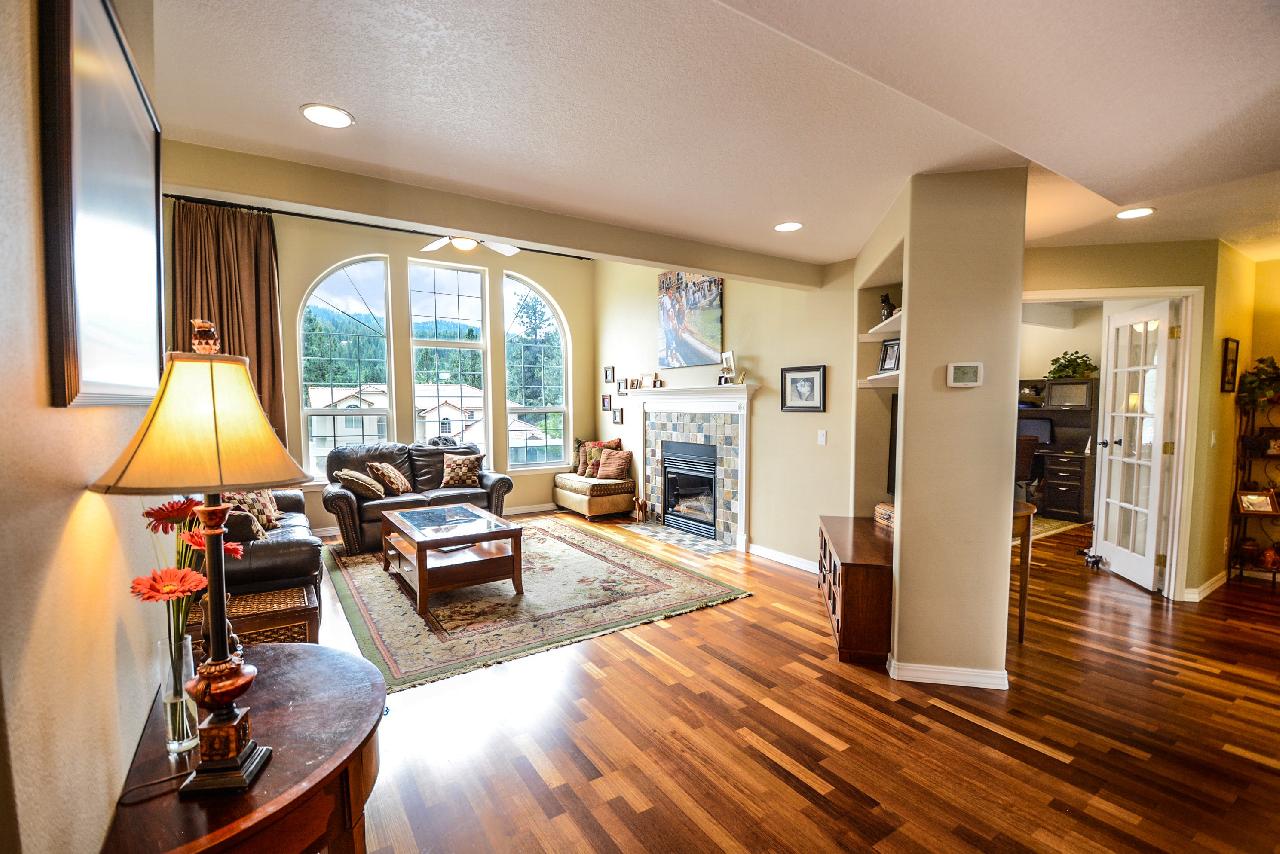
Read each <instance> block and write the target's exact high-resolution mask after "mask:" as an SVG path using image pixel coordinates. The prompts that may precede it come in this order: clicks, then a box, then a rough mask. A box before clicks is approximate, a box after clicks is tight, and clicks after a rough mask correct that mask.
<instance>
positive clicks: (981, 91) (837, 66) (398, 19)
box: [155, 0, 1280, 262]
mask: <svg viewBox="0 0 1280 854" xmlns="http://www.w3.org/2000/svg"><path fill="white" fill-rule="evenodd" d="M1083 2H1086V3H1087V4H1089V5H1088V8H1086V9H1085V11H1084V12H1083V13H1081V14H1079V15H1077V13H1076V12H1075V11H1074V10H1075V9H1076V7H1075V6H1071V7H1070V8H1072V9H1073V12H1072V21H1071V22H1065V21H1061V20H1058V16H1059V14H1060V13H1059V12H1058V11H1057V10H1059V9H1061V8H1067V7H1064V6H1062V5H1061V4H1056V3H1055V4H1050V3H1048V2H1047V0H1035V2H1032V1H1031V0H1028V2H1018V3H1014V2H1013V0H1007V2H997V0H956V2H954V3H953V2H947V3H943V2H940V0H939V2H932V3H929V2H921V3H913V4H902V3H897V2H888V0H884V2H874V0H861V2H856V3H849V2H839V0H806V3H805V4H803V5H797V4H795V3H792V2H782V0H776V2H774V0H729V4H728V5H725V4H722V3H719V2H713V0H645V2H635V1H634V0H597V2H591V0H534V2H519V3H512V2H496V0H477V2H466V3H463V2H424V0H416V2H406V0H348V2H343V3H340V4H339V3H323V4H321V3H315V2H303V0H273V2H269V3H264V2H261V0H216V2H215V0H156V10H155V19H156V57H157V88H158V91H157V92H156V101H157V105H158V110H159V113H160V116H161V120H162V122H163V123H164V127H165V132H166V135H167V136H170V137H172V138H176V139H180V140H185V141H190V142H197V143H203V144H206V145H213V146H218V147H223V148H230V149H235V150H241V151H249V152H253V153H258V154H265V155H270V156H276V157H282V158H286V159H290V160H297V161H301V162H306V163H313V164H317V165H322V166H329V167H334V168H339V169H344V170H347V171H353V172H357V173H362V174H368V175H376V176H379V177H386V178H391V179H395V180H400V181H404V182H407V183H413V184H421V185H424V186H431V187H437V188H441V189H447V190H454V191H459V192H463V193H468V194H471V195H475V196H481V197H485V198H490V199H495V200H500V201H506V202H512V203H516V204H522V205H526V206H529V207H534V208H539V209H543V210H548V211H554V212H557V213H565V214H571V215H577V216H582V217H587V218H590V219H595V220H600V221H603V222H610V223H616V224H619V225H627V226H632V227H636V228H642V229H645V230H649V231H655V232H660V233H665V234H671V235H676V236H679V237H686V238H691V239H696V240H702V241H705V242H709V243H716V244H722V245H725V246H733V247H738V248H743V249H750V250H754V251H758V252H764V253H768V254H772V255H777V256H782V257H787V258H795V259H799V260H806V261H816V262H830V261H835V260H840V259H843V258H848V257H851V256H853V255H855V254H856V253H857V252H858V251H859V249H860V248H861V246H862V244H863V242H864V241H865V239H866V237H867V235H868V234H869V233H870V231H871V229H872V228H874V226H875V225H876V223H877V222H878V221H879V219H880V217H881V216H882V215H883V213H884V212H885V210H887V209H888V207H889V205H890V203H891V202H892V201H893V199H894V197H895V196H896V195H897V193H898V192H899V191H900V190H901V188H902V186H903V184H904V183H905V181H906V179H907V178H908V176H910V175H912V174H915V173H918V172H927V171H947V170H959V169H973V168H993V167H1001V166H1012V165H1018V164H1022V163H1025V162H1027V160H1028V159H1030V160H1033V161H1035V162H1039V163H1045V164H1046V165H1048V166H1049V167H1050V168H1052V169H1053V170H1054V171H1056V172H1059V173H1061V174H1063V175H1068V176H1070V177H1071V178H1072V179H1074V181H1077V182H1080V183H1082V184H1084V185H1085V186H1089V187H1091V188H1092V190H1093V191H1096V192H1091V191H1090V190H1085V189H1084V187H1081V186H1078V185H1077V184H1075V183H1072V182H1070V181H1066V182H1064V181H1063V179H1060V178H1058V177H1057V176H1056V175H1053V174H1052V173H1048V172H1042V171H1039V170H1037V171H1036V172H1034V173H1033V176H1032V183H1031V191H1030V198H1029V201H1028V211H1029V221H1028V237H1029V239H1030V240H1032V241H1038V242H1046V243H1052V242H1055V241H1057V242H1081V243H1083V242H1114V241H1122V240H1129V239H1144V240H1146V239H1150V240H1165V239H1179V238H1181V237H1217V236H1228V235H1227V234H1226V231H1227V230H1229V229H1233V228H1234V229H1235V230H1236V231H1237V232H1248V233H1250V234H1253V235H1254V236H1255V237H1258V235H1257V234H1255V232H1258V231H1261V232H1264V233H1263V234H1262V235H1261V237H1259V240H1261V241H1262V243H1263V244H1265V243H1266V241H1267V240H1269V239H1270V237H1269V236H1268V235H1269V234H1270V233H1271V231H1272V230H1273V226H1274V230H1275V231H1277V232H1280V223H1276V220H1277V219H1280V217H1277V216H1274V215H1273V216H1271V217H1270V219H1268V218H1267V217H1266V216H1264V215H1262V212H1260V210H1259V209H1258V206H1259V205H1261V207H1262V208H1266V207H1267V205H1266V202H1267V199H1266V198H1265V194H1266V193H1267V192H1268V188H1274V187H1275V181H1274V180H1272V181H1271V182H1270V183H1269V184H1268V183H1266V181H1265V180H1263V182H1262V183H1261V184H1259V183H1258V180H1257V179H1255V180H1250V181H1244V182H1243V183H1242V182H1240V181H1237V183H1235V184H1227V185H1226V188H1227V189H1226V190H1223V189H1222V188H1218V189H1208V190H1206V189H1197V190H1195V192H1191V193H1186V192H1184V191H1186V190H1188V189H1189V188H1204V187H1206V186H1208V185H1213V184H1221V183H1222V182H1224V181H1235V180H1237V179H1241V178H1242V177H1243V176H1248V175H1256V174H1258V173H1262V172H1268V171H1274V170H1276V169H1280V146H1276V145H1275V144H1274V140H1275V139H1276V138H1277V133H1276V132H1277V130H1278V129H1280V122H1278V121H1277V118H1276V117H1277V101H1278V99H1277V98H1276V97H1274V96H1275V94H1276V85H1277V80H1276V77H1277V72H1276V69H1277V67H1280V65H1277V63H1276V62H1273V61H1271V59H1270V57H1272V56H1274V54H1275V52H1276V51H1277V49H1280V47H1278V46H1280V38H1277V37H1276V36H1277V32H1276V26H1275V24H1276V19H1275V10H1276V8H1277V5H1276V3H1275V2H1271V3H1269V4H1263V3H1255V4H1247V3H1243V2H1235V0H1231V1H1230V2H1228V3H1227V4H1226V6H1227V7H1230V8H1229V9H1228V10H1227V13H1226V14H1221V15H1215V16H1209V15H1204V14H1202V13H1200V12H1197V11H1196V9H1198V8H1200V7H1201V6H1204V5H1206V4H1202V3H1192V2H1190V0H1177V2H1172V3H1170V2H1165V3H1161V4H1159V5H1158V7H1157V6H1153V5H1152V4H1151V3H1149V2H1134V3H1131V4H1111V3H1106V4H1103V3H1102V0H1083ZM731 6H732V7H735V8H730V7H731ZM1113 7H1123V9H1122V10H1121V11H1115V10H1114V9H1113ZM1157 8H1158V9H1159V10H1162V11H1163V14H1161V13H1157V12H1156V11H1155V10H1156V9H1157ZM1218 8H1224V7H1223V6H1222V5H1219V7H1218ZM1264 8H1265V9H1267V10H1270V11H1269V12H1267V11H1263V10H1264ZM993 9H995V10H999V9H1003V10H1004V12H1002V13H1001V14H994V13H993V12H992V11H991V10H993ZM739 10H741V11H739ZM1169 10H1173V11H1169ZM783 12H785V13H786V14H785V15H784V14H783ZM752 16H754V17H752ZM1077 17H1079V18H1080V20H1083V21H1085V23H1080V22H1078V21H1076V18H1077ZM757 18H758V19H759V20H757ZM762 21H764V22H766V23H767V25H766V23H762ZM1037 28H1039V29H1037ZM1188 32H1192V33H1193V34H1194V35H1195V36H1196V38H1191V37H1190V36H1188ZM1268 36H1270V39H1268ZM1228 37H1230V38H1231V39H1234V40H1235V41H1234V44H1233V49H1231V50H1224V43H1225V41H1226V40H1227V38H1228ZM1011 42H1017V44H1011ZM1125 68H1129V69H1130V72H1131V73H1129V74H1127V75H1122V76H1121V77H1120V78H1117V77H1116V76H1115V72H1116V70H1117V69H1120V70H1124V69H1125ZM1134 68H1136V69H1138V72H1133V71H1132V69H1134ZM1267 93H1270V95H1271V96H1272V97H1271V100H1270V101H1269V102H1267V101H1260V100H1259V99H1260V97H1261V96H1262V95H1264V94H1267ZM310 101H320V102H325V103H333V104H337V105H339V106H342V107H344V108H346V109H348V110H350V111H351V112H352V113H353V114H354V115H355V116H356V122H357V123H356V125H355V126H354V127H352V128H350V129H348V130H345V131H330V130H325V129H322V128H317V127H315V126H313V125H310V124H309V123H307V122H306V121H304V120H303V119H302V117H301V116H300V115H299V113H298V107H299V105H301V104H303V103H305V102H310ZM953 117H954V118H953ZM975 128H976V130H975ZM1135 131H1136V133H1135ZM1267 134H1270V138H1269V139H1265V140H1264V139H1263V137H1265V136H1266V135H1267ZM992 140H997V141H998V144H997V142H993V141H992ZM1263 142H1269V143H1272V144H1271V145H1269V146H1264V145H1262V143H1263ZM1015 151H1016V152H1017V153H1015ZM1264 179H1265V176H1264ZM1245 185H1247V186H1248V187H1249V188H1251V189H1250V193H1248V194H1246V196H1247V200H1248V201H1247V204H1242V203H1241V202H1240V201H1239V198H1238V197H1239V193H1238V192H1236V193H1235V195H1234V196H1230V197H1228V196H1227V195H1224V193H1233V192H1235V191H1233V190H1232V189H1231V188H1233V187H1234V188H1236V189H1237V190H1238V189H1239V188H1240V187H1242V186H1245ZM1042 193H1043V194H1044V195H1042V196H1041V195H1039V194H1042ZM1097 193H1102V194H1103V195H1106V196H1107V197H1108V198H1111V199H1112V200H1119V199H1131V198H1132V199H1141V200H1143V201H1148V200H1150V199H1151V198H1159V199H1161V200H1164V199H1165V197H1166V196H1168V194H1171V193H1180V194H1181V195H1178V196H1177V198H1176V199H1172V198H1170V199H1168V200H1167V209H1168V210H1169V211H1173V210H1182V212H1183V213H1182V214H1181V215H1180V216H1168V217H1166V212H1167V211H1166V202H1165V201H1162V202H1161V204H1160V205H1159V206H1160V207H1161V212H1160V214H1158V215H1157V216H1156V217H1152V218H1151V219H1150V220H1144V221H1139V222H1142V223H1145V225H1143V226H1142V236H1141V237H1137V238H1134V237H1130V236H1129V235H1132V234H1136V233H1137V229H1134V228H1132V225H1133V224H1124V225H1128V226H1130V228H1129V230H1127V231H1116V230H1115V228H1114V220H1111V219H1110V217H1111V214H1112V213H1113V212H1114V210H1115V206H1114V205H1112V204H1110V203H1109V202H1107V201H1106V200H1105V199H1103V198H1101V197H1100V196H1098V195H1097ZM1271 201H1272V202H1273V204H1271V205H1270V207H1271V209H1272V213H1273V214H1274V208H1275V207H1276V205H1275V204H1274V201H1275V200H1274V198H1272V199H1271ZM430 214H431V212H429V211H424V212H423V220H424V221H428V222H429V221H431V218H430ZM790 219H796V220H800V221H801V222H804V223H805V228H804V229H803V230H802V231H799V232H795V233H792V234H777V233H775V232H774V231H773V230H772V226H773V225H774V224H775V223H777V222H781V221H783V220H790ZM1268 223H1269V224H1268Z"/></svg>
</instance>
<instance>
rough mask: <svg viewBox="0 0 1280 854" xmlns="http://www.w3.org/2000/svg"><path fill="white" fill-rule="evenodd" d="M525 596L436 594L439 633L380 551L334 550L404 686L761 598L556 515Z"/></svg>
mask: <svg viewBox="0 0 1280 854" xmlns="http://www.w3.org/2000/svg"><path fill="white" fill-rule="evenodd" d="M523 540H524V542H523V551H524V564H523V565H524V570H523V580H524V595H522V596H517V595H516V593H515V590H514V588H513V587H512V586H511V582H510V581H497V582H493V583H491V584H478V585H476V586H474V587H466V588H462V589H460V590H451V591H447V592H444V593H435V594H432V596H431V613H432V615H433V616H434V617H435V618H436V619H437V620H439V622H440V625H441V627H442V628H443V629H444V635H443V636H440V635H437V634H436V633H434V632H432V631H431V629H430V628H428V626H427V624H426V620H424V619H423V618H422V617H420V616H419V615H418V613H417V611H416V610H415V609H414V605H413V603H412V602H411V601H410V599H409V596H408V594H406V593H405V591H404V589H403V588H402V587H401V586H400V584H399V582H397V581H396V580H395V579H394V578H392V577H391V576H390V575H388V574H387V573H386V572H384V571H383V569H382V558H381V557H380V556H379V555H377V554H363V555H354V556H351V557H347V556H345V555H342V554H341V553H340V552H334V551H331V550H330V549H327V548H326V549H325V564H326V566H327V568H328V570H329V575H330V577H331V578H332V579H333V586H334V588H335V589H336V590H337V593H338V599H339V601H341V603H342V608H343V611H344V612H345V613H346V615H347V621H348V622H349V623H350V624H351V630H352V632H353V633H354V634H355V637H356V642H357V643H358V644H359V646H360V651H361V653H362V654H363V655H364V657H365V658H367V659H369V660H370V661H371V662H373V663H374V664H375V665H377V667H378V669H379V670H381V671H382V675H383V676H385V677H386V680H387V690H389V691H399V690H403V689H405V688H411V687H413V686H414V685H421V684H423V683H426V682H434V681H436V680H439V679H445V678H447V677H449V676H456V675H458V674H460V673H466V672H467V671H470V670H475V669H477V668H480V667H485V666H487V665H490V664H497V663H499V662H502V661H510V660H511V659H513V658H520V657H522V656H525V655H532V654H534V653H537V652H542V651H544V650H548V649H552V648H554V647H558V646H564V645H565V644H570V643H575V642H577V641H580V640H585V639H587V638H592V637H596V636H598V635H603V634H608V633H609V632H616V631H619V630H621V629H625V628H629V627H631V626H636V625H639V624H641V623H647V622H651V621H653V620H660V619H663V618H664V617H671V616H675V615H676V614H683V613H686V612H688V611H693V610H696V609H698V608H706V607H709V606H711V605H719V604H721V603H724V602H728V601H730V600H733V599H740V598H742V597H743V596H750V595H751V594H750V593H748V592H747V591H745V590H740V589H738V588H737V587H731V586H730V585H728V584H723V583H721V582H719V581H716V580H714V579H712V578H708V577H707V576H705V575H702V574H700V573H697V572H694V571H693V570H690V569H686V568H684V567H681V566H676V565H675V564H672V563H667V562H666V561H662V560H659V559H657V558H654V557H651V556H649V555H646V554H643V553H641V552H639V551H636V550H635V549H632V548H628V547H627V546H624V545H621V544H619V543H615V542H613V541H611V540H607V539H604V538H602V537H599V536H596V535H594V534H591V533H589V532H587V531H584V530H582V529H581V528H578V527H575V526H573V525H570V524H567V523H564V522H560V521H557V520H555V519H551V518H541V519H533V520H531V521H529V522H526V523H524V534H523Z"/></svg>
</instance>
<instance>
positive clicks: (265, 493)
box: [222, 489, 280, 536]
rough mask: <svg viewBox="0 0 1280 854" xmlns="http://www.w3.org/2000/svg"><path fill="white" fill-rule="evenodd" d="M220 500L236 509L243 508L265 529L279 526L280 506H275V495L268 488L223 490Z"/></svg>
mask: <svg viewBox="0 0 1280 854" xmlns="http://www.w3.org/2000/svg"><path fill="white" fill-rule="evenodd" d="M222 501H223V503H224V504H230V505H231V506H232V507H234V508H235V509H236V510H243V511H244V512H246V513H248V514H249V515H250V516H252V517H253V518H254V519H256V520H257V521H258V524H259V525H261V526H262V527H263V528H265V529H267V530H270V529H271V528H278V527H280V525H279V521H280V508H279V507H277V506H276V497H275V496H274V495H272V494H271V490H269V489H256V490H253V491H251V492H224V493H222ZM264 536H265V534H264Z"/></svg>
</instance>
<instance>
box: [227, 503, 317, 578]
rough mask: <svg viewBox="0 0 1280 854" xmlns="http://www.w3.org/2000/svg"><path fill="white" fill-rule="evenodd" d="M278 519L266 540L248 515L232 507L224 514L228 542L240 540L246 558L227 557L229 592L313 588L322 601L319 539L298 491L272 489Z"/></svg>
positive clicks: (238, 541) (268, 532)
mask: <svg viewBox="0 0 1280 854" xmlns="http://www.w3.org/2000/svg"><path fill="white" fill-rule="evenodd" d="M272 495H273V496H275V499H276V506H277V507H278V508H279V509H280V512H281V514H282V515H281V517H280V519H279V521H278V525H277V527H275V528H271V529H269V530H268V531H267V538H266V539H265V540H255V539H254V538H253V529H252V527H251V525H252V517H251V516H249V514H248V513H244V512H242V511H238V510H233V511H232V512H231V513H229V514H227V521H226V526H225V527H226V531H227V533H226V540H227V541H228V542H236V543H242V544H243V545H244V557H242V558H239V559H236V558H232V557H227V558H225V563H224V565H225V566H226V579H227V591H228V592H229V593H231V595H233V596H238V595H240V594H243V593H263V592H265V591H268V590H285V589H287V588H290V587H311V588H312V589H313V590H314V591H315V594H316V601H317V602H319V601H320V580H321V578H322V577H323V573H324V569H323V566H324V564H323V562H322V561H321V557H320V546H321V543H320V539H319V538H318V537H316V536H315V535H314V534H312V533H311V523H310V522H308V521H307V513H306V503H305V501H304V500H303V497H302V491H301V490H298V489H278V490H275V491H273V492H272Z"/></svg>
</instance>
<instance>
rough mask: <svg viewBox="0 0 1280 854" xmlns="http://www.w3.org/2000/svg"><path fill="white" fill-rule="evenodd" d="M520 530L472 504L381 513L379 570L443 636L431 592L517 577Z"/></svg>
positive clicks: (519, 588)
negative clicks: (406, 592) (396, 582)
mask: <svg viewBox="0 0 1280 854" xmlns="http://www.w3.org/2000/svg"><path fill="white" fill-rule="evenodd" d="M523 532H524V529H523V528H521V527H520V526H519V525H516V524H513V523H511V522H508V521H507V520H506V519H503V518H502V517H500V516H495V515H493V514H492V513H490V512H489V511H487V510H481V509H480V508H479V507H473V506H471V505H470V504H449V505H445V506H443V507H416V508H414V509H412V510H388V511H386V512H384V513H383V514H382V568H383V569H384V570H386V571H387V572H389V573H392V574H393V575H394V576H395V577H396V578H398V579H399V580H400V581H401V582H403V583H404V585H405V586H406V587H407V588H408V590H409V593H410V596H411V597H412V598H413V600H414V604H415V606H416V607H417V611H418V613H419V614H420V615H421V616H422V617H424V618H425V619H426V621H427V625H429V626H430V627H431V629H432V631H435V632H441V633H442V632H443V631H444V629H443V627H442V626H441V625H440V623H439V621H437V620H436V618H435V617H433V616H432V615H431V611H430V609H429V608H428V607H427V599H428V598H429V597H430V595H431V594H432V593H439V592H440V591H442V590H453V589H456V588H458V587H469V586H471V585H473V584H486V583H488V582H490V581H504V580H506V579H511V583H512V584H513V585H514V586H515V588H516V593H523V592H524V582H523V580H522V579H521V577H520V539H521V535H522V534H523Z"/></svg>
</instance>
